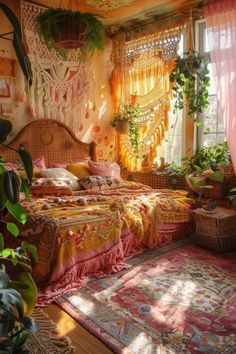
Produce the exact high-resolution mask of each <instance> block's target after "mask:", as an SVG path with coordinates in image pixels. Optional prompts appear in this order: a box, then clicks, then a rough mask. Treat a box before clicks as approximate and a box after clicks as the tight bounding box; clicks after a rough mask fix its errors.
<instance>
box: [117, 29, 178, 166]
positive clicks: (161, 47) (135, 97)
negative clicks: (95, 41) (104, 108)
mask: <svg viewBox="0 0 236 354" xmlns="http://www.w3.org/2000/svg"><path fill="white" fill-rule="evenodd" d="M181 31H182V27H178V28H176V29H171V30H169V31H164V32H161V33H150V34H149V35H147V34H146V35H145V36H143V37H139V38H134V39H133V40H130V38H129V40H127V38H126V34H124V33H123V34H119V36H117V37H116V38H115V40H114V43H113V46H114V51H113V53H114V54H113V61H114V64H115V67H114V70H113V73H112V79H111V87H112V94H113V98H114V105H115V109H116V111H117V112H118V111H119V110H120V109H122V107H123V106H124V105H126V104H129V103H131V104H138V105H139V107H140V110H141V116H140V117H139V118H137V120H136V123H137V125H138V133H139V136H138V143H139V148H138V152H137V151H134V149H133V148H132V146H131V143H130V141H129V136H126V135H120V136H118V152H119V159H120V163H121V164H122V165H123V166H124V167H126V168H127V169H128V170H129V171H143V170H150V169H151V168H152V165H153V161H154V159H155V158H156V157H157V146H158V145H159V144H160V143H161V141H162V140H163V139H164V137H165V132H166V131H167V129H168V111H169V107H170V103H169V100H170V91H171V90H170V82H169V75H170V73H171V70H172V67H173V64H174V59H175V57H176V53H177V48H178V43H179V40H180V34H181ZM129 37H130V35H129Z"/></svg>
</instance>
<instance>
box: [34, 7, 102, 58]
mask: <svg viewBox="0 0 236 354" xmlns="http://www.w3.org/2000/svg"><path fill="white" fill-rule="evenodd" d="M98 17H99V16H98V15H94V14H91V13H88V12H86V13H82V12H80V11H72V10H70V9H62V8H49V9H47V10H46V11H43V12H42V13H40V14H39V15H38V16H37V17H36V28H37V30H38V33H39V35H40V36H41V37H42V38H43V40H44V42H45V44H46V45H47V47H48V48H49V49H52V48H53V49H55V50H56V51H57V52H58V53H59V54H61V55H62V56H66V51H65V49H76V48H78V49H80V50H82V51H85V52H87V53H89V54H93V52H94V50H95V49H99V50H103V47H104V33H105V30H104V26H103V24H102V22H101V21H100V20H99V18H98Z"/></svg>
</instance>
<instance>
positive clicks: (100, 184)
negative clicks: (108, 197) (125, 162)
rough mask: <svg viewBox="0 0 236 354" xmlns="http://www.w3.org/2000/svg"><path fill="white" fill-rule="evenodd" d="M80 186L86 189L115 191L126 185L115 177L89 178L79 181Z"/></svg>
mask: <svg viewBox="0 0 236 354" xmlns="http://www.w3.org/2000/svg"><path fill="white" fill-rule="evenodd" d="M79 183H80V186H81V187H82V188H84V189H92V190H93V191H101V190H105V189H115V188H121V187H123V186H124V183H123V182H121V181H120V180H119V179H117V178H114V177H105V176H87V177H83V178H81V179H80V180H79Z"/></svg>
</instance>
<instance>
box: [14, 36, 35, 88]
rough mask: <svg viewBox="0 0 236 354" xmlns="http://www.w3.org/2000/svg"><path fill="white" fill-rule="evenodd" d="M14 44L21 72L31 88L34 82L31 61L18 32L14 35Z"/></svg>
mask: <svg viewBox="0 0 236 354" xmlns="http://www.w3.org/2000/svg"><path fill="white" fill-rule="evenodd" d="M12 44H13V48H14V50H15V53H16V56H17V59H18V62H19V64H20V67H21V70H22V72H23V74H24V76H25V79H26V80H27V82H28V84H29V86H31V85H32V80H33V79H32V77H33V74H32V70H31V65H30V61H29V58H28V55H27V54H26V51H25V47H24V46H23V43H22V40H21V37H20V36H19V35H18V34H17V33H16V32H14V33H13V41H12Z"/></svg>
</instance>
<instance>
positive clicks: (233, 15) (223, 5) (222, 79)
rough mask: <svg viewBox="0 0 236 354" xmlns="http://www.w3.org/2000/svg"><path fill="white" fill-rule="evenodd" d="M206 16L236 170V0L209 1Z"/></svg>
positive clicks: (220, 99) (227, 133) (219, 96)
mask: <svg viewBox="0 0 236 354" xmlns="http://www.w3.org/2000/svg"><path fill="white" fill-rule="evenodd" d="M204 15H205V19H206V26H207V36H208V43H209V49H210V53H211V59H212V63H213V64H214V71H215V76H216V88H217V96H218V100H219V102H220V108H221V111H222V116H223V122H224V128H225V133H226V138H227V142H228V145H229V149H230V153H231V157H232V161H233V166H234V170H235V172H236V0H218V1H215V2H213V3H210V4H207V5H205V6H204Z"/></svg>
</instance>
